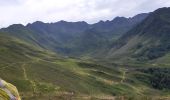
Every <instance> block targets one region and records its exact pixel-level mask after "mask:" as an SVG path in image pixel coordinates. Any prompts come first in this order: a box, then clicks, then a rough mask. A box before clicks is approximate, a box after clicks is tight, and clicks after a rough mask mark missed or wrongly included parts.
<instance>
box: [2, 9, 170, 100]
mask: <svg viewBox="0 0 170 100" xmlns="http://www.w3.org/2000/svg"><path fill="white" fill-rule="evenodd" d="M169 33H170V8H160V9H158V10H156V11H154V12H151V13H149V14H145V13H143V14H139V15H136V16H134V17H132V18H124V17H116V18H115V19H113V20H112V21H106V22H104V21H101V22H98V23H96V24H92V25H91V24H87V23H86V22H75V23H74V22H65V21H60V22H56V23H43V22H39V21H37V22H35V23H32V24H28V25H26V26H24V25H20V24H14V25H11V26H9V27H7V28H2V29H0V77H1V78H2V79H3V80H5V81H7V82H9V83H11V84H13V85H14V86H16V87H17V90H18V91H19V94H20V97H21V99H22V100H169V99H170V85H169V82H170V68H169V67H170V62H169V60H170V39H169V37H170V34H169ZM1 92H2V91H1V87H0V97H1V94H4V93H1ZM3 92H4V91H3ZM3 96H4V95H3ZM5 97H6V98H7V100H10V99H9V94H6V95H5Z"/></svg>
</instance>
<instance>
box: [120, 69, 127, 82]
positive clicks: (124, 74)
mask: <svg viewBox="0 0 170 100" xmlns="http://www.w3.org/2000/svg"><path fill="white" fill-rule="evenodd" d="M125 79H126V71H125V70H124V71H123V75H122V80H121V81H120V83H123V82H124V80H125Z"/></svg>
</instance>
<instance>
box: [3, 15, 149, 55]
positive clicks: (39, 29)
mask: <svg viewBox="0 0 170 100" xmlns="http://www.w3.org/2000/svg"><path fill="white" fill-rule="evenodd" d="M147 15H148V14H145V13H144V14H139V15H136V16H135V17H132V18H124V17H117V18H115V19H113V20H112V21H106V22H104V21H103V22H98V23H96V24H87V23H86V22H66V21H59V22H56V23H43V22H40V21H37V22H34V23H32V24H28V25H26V26H23V25H20V24H14V25H11V26H9V27H7V28H3V29H1V30H0V31H1V32H6V33H8V34H9V35H12V36H15V37H17V38H20V39H22V40H24V41H27V42H31V43H32V44H34V45H37V46H40V47H42V48H46V49H50V50H52V51H55V52H58V53H60V54H63V55H71V56H78V55H79V56H80V55H87V54H89V53H90V54H92V53H94V52H97V51H98V49H101V47H105V46H106V45H107V44H109V43H111V42H112V41H114V40H116V39H118V37H120V36H121V35H122V34H124V33H125V32H127V31H128V30H129V29H131V28H132V27H133V26H135V25H136V24H138V23H140V22H141V21H142V20H143V19H145V18H146V16H147ZM99 44H100V45H99Z"/></svg>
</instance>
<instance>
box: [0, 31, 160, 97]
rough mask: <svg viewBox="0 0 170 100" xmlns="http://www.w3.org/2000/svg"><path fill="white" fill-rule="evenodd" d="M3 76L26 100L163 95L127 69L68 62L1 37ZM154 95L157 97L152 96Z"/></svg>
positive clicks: (19, 42) (1, 68)
mask: <svg viewBox="0 0 170 100" xmlns="http://www.w3.org/2000/svg"><path fill="white" fill-rule="evenodd" d="M0 51H1V52H0V76H1V78H3V79H4V80H6V81H8V82H10V83H12V84H14V85H15V86H16V87H17V88H18V90H19V92H20V95H21V97H22V98H23V100H35V99H36V100H47V99H49V98H51V99H70V98H72V99H78V100H79V99H81V100H82V99H95V98H100V99H109V98H111V99H113V98H115V96H117V97H118V96H128V97H129V98H134V100H136V99H135V98H140V97H141V100H143V97H145V95H149V96H153V95H157V96H159V95H162V93H163V92H161V91H158V90H154V89H152V88H151V87H150V86H149V85H148V84H146V83H144V82H141V81H139V80H138V79H137V78H136V77H134V76H137V75H143V73H141V72H138V71H136V70H129V69H127V68H126V67H124V66H123V67H114V66H113V65H106V64H103V63H102V64H95V63H93V62H89V61H81V60H75V59H69V58H67V59H65V58H61V57H59V56H57V55H56V54H54V53H52V52H49V51H46V50H43V49H41V48H39V47H36V46H32V45H30V44H28V43H25V42H23V41H21V40H18V39H16V38H12V37H8V36H6V35H4V34H0ZM153 93H154V94H153Z"/></svg>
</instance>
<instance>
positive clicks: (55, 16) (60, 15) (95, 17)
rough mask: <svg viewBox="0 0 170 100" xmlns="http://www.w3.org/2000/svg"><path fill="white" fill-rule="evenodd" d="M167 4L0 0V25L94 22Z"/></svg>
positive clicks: (161, 0) (155, 0) (154, 0)
mask: <svg viewBox="0 0 170 100" xmlns="http://www.w3.org/2000/svg"><path fill="white" fill-rule="evenodd" d="M168 6H170V1H169V0H74V1H73V0H0V16H1V18H0V27H6V26H8V25H11V24H14V23H21V24H24V25H25V24H27V23H29V22H34V21H37V20H39V21H44V22H56V21H59V20H66V21H87V22H89V23H95V22H97V21H99V20H112V19H113V18H114V17H116V16H125V17H131V16H134V15H136V14H138V13H143V12H151V11H153V10H155V9H157V8H160V7H168Z"/></svg>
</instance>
